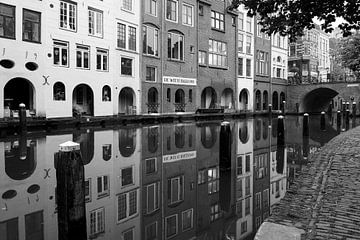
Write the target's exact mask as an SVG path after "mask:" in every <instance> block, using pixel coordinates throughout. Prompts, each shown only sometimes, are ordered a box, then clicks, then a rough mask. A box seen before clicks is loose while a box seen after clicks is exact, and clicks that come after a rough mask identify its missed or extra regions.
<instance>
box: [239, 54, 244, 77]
mask: <svg viewBox="0 0 360 240" xmlns="http://www.w3.org/2000/svg"><path fill="white" fill-rule="evenodd" d="M243 74H244V59H243V58H238V75H239V76H243Z"/></svg>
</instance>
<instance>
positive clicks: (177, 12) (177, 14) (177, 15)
mask: <svg viewBox="0 0 360 240" xmlns="http://www.w3.org/2000/svg"><path fill="white" fill-rule="evenodd" d="M169 1H170V2H174V3H175V4H176V7H175V8H176V9H175V14H176V16H175V20H173V19H169V18H168V17H167V4H168V2H169ZM164 7H165V11H164V12H165V19H166V21H170V22H174V23H177V22H178V21H179V1H178V0H166V1H165V6H164Z"/></svg>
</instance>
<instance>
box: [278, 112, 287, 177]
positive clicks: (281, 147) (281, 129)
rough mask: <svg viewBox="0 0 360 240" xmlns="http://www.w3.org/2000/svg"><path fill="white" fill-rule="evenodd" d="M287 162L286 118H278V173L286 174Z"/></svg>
mask: <svg viewBox="0 0 360 240" xmlns="http://www.w3.org/2000/svg"><path fill="white" fill-rule="evenodd" d="M284 161H285V126H284V116H278V122H277V153H276V172H277V173H279V174H282V173H283V172H284Z"/></svg>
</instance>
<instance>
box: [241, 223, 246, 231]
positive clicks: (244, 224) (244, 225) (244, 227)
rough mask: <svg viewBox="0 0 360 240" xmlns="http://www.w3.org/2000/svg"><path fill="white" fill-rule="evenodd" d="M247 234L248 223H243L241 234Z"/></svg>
mask: <svg viewBox="0 0 360 240" xmlns="http://www.w3.org/2000/svg"><path fill="white" fill-rule="evenodd" d="M246 232H247V222H246V221H245V222H242V223H241V234H244V233H246Z"/></svg>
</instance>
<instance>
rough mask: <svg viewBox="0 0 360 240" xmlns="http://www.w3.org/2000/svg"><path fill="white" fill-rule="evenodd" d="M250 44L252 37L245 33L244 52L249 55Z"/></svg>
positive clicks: (250, 52)
mask: <svg viewBox="0 0 360 240" xmlns="http://www.w3.org/2000/svg"><path fill="white" fill-rule="evenodd" d="M251 45H252V38H251V36H249V35H246V42H245V52H246V54H248V55H251V54H252V51H251ZM248 50H249V51H248Z"/></svg>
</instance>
